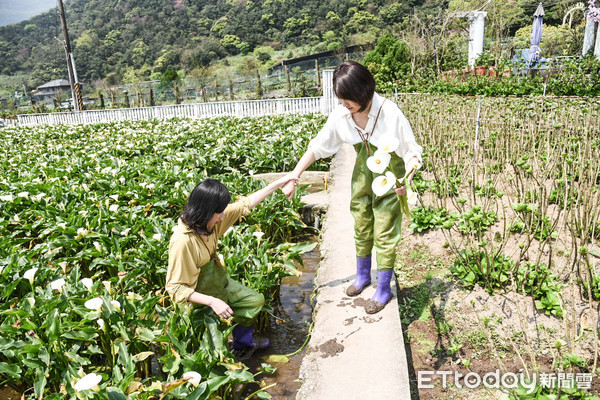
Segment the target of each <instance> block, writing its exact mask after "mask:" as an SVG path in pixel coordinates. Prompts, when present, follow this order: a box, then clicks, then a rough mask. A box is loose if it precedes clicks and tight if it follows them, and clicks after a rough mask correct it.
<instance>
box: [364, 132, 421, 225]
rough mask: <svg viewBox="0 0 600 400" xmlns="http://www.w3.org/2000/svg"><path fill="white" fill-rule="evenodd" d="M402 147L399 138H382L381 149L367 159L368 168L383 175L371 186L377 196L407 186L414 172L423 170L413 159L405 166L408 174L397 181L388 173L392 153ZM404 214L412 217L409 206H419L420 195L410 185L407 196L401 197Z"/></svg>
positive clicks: (392, 174) (407, 188) (390, 172)
mask: <svg viewBox="0 0 600 400" xmlns="http://www.w3.org/2000/svg"><path fill="white" fill-rule="evenodd" d="M399 145H400V141H399V140H398V138H396V137H393V136H385V137H383V138H381V141H380V144H379V148H378V149H377V151H376V152H375V154H373V155H372V156H371V157H369V158H367V168H369V170H371V171H372V172H374V173H376V174H381V175H379V176H378V177H376V178H375V179H373V183H372V184H371V189H372V190H373V193H375V195H376V196H383V195H384V194H386V193H387V192H388V191H389V190H390V189H392V188H394V187H401V186H404V185H406V177H407V176H408V175H409V174H410V173H411V172H413V170H416V169H419V168H421V164H420V163H419V161H417V160H416V159H414V158H413V159H411V160H410V161H409V162H408V163H407V165H406V166H405V170H406V173H405V174H404V176H403V177H402V178H400V179H397V178H396V176H395V175H394V173H393V172H392V171H389V170H388V171H386V169H387V168H388V166H389V165H390V161H391V159H392V156H391V154H390V153H391V152H393V151H395V150H396V149H397V148H398V146H399ZM399 200H400V203H401V209H402V213H403V214H405V215H406V216H407V217H410V216H411V214H410V210H409V208H408V204H410V205H412V206H414V205H416V204H417V200H418V195H417V192H415V191H413V190H412V188H411V187H410V185H408V186H407V187H406V196H399Z"/></svg>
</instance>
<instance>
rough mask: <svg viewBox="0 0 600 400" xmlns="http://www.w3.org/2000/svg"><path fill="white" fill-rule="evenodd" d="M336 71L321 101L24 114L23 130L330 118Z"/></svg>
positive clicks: (327, 74)
mask: <svg viewBox="0 0 600 400" xmlns="http://www.w3.org/2000/svg"><path fill="white" fill-rule="evenodd" d="M332 80H333V71H332V70H324V71H323V92H324V95H323V96H321V97H302V98H290V99H272V100H248V101H220V102H212V103H195V104H178V105H172V106H160V107H141V108H123V109H114V110H113V109H111V110H89V111H81V112H68V113H50V114H21V115H18V116H17V118H18V124H19V125H21V126H34V125H55V124H67V125H69V124H96V123H102V122H114V121H136V120H151V119H169V118H212V117H223V116H235V117H261V116H265V115H281V114H314V113H322V114H329V113H330V112H331V110H332V109H333V107H335V105H336V104H337V99H336V97H335V95H334V94H333V84H332Z"/></svg>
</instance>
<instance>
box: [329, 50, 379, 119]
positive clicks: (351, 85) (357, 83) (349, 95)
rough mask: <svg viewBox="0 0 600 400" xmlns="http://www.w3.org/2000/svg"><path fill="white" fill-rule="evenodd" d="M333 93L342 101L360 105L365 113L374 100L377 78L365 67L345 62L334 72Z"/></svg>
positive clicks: (354, 62)
mask: <svg viewBox="0 0 600 400" xmlns="http://www.w3.org/2000/svg"><path fill="white" fill-rule="evenodd" d="M333 91H334V92H335V95H336V96H337V97H338V98H340V99H344V100H350V101H353V102H355V103H358V104H360V106H361V108H360V110H359V111H363V110H365V109H366V108H367V106H368V105H369V103H371V100H372V99H373V94H374V93H375V78H373V75H372V74H371V72H369V70H368V69H367V67H365V66H364V65H362V64H360V63H357V62H356V61H344V62H343V63H341V64H340V65H338V66H337V67H335V70H334V71H333Z"/></svg>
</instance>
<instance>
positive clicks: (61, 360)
mask: <svg viewBox="0 0 600 400" xmlns="http://www.w3.org/2000/svg"><path fill="white" fill-rule="evenodd" d="M394 100H395V101H396V102H397V103H398V105H399V106H400V108H401V109H402V110H403V112H404V113H405V115H406V116H407V118H408V120H409V121H410V123H411V125H412V128H413V130H414V132H415V136H416V137H417V141H418V142H419V143H420V144H421V145H422V146H423V148H424V150H425V152H424V154H423V162H422V165H421V163H418V162H417V163H413V162H412V161H411V164H410V165H408V166H406V168H405V174H406V175H405V176H404V177H399V176H395V175H394V173H393V172H392V171H390V170H389V168H388V166H389V163H390V154H389V153H390V152H392V151H394V149H395V148H396V147H397V146H398V144H397V143H394V142H393V140H388V141H384V142H385V143H383V142H382V144H381V145H380V146H379V150H378V151H377V152H375V153H374V154H372V156H371V157H370V158H369V159H368V160H367V167H368V168H369V169H370V170H371V171H373V172H374V173H375V174H378V175H379V176H378V177H377V178H376V179H374V181H373V185H372V190H373V192H374V193H375V194H376V195H385V194H386V193H388V192H389V191H390V190H392V188H394V187H400V186H402V185H403V184H405V178H406V176H407V175H408V174H409V173H411V172H415V175H414V180H413V181H412V183H411V185H410V187H407V195H406V196H400V197H399V201H401V203H402V211H403V214H404V215H405V216H407V217H409V218H410V221H409V222H408V223H407V227H408V229H409V230H410V231H412V232H413V234H414V235H428V234H431V233H432V232H434V233H435V232H441V233H440V235H439V236H435V234H434V235H433V236H431V237H429V239H428V241H429V243H431V242H432V241H433V240H437V241H442V242H444V243H443V247H444V249H446V250H447V253H446V256H445V257H448V258H452V260H451V265H450V267H451V268H449V269H450V271H449V272H450V275H448V276H450V277H451V278H450V279H452V280H453V282H454V283H456V284H459V285H460V286H461V287H463V288H465V290H472V289H473V288H474V287H481V288H483V289H484V290H485V291H487V292H488V293H498V292H501V293H505V294H506V293H508V292H511V293H514V294H518V295H520V296H525V297H527V298H528V299H531V301H532V302H533V303H534V304H535V308H536V310H537V312H539V313H540V314H543V315H544V316H547V317H548V318H553V319H557V320H561V321H564V327H565V331H564V332H559V333H558V334H560V335H563V337H566V338H568V340H569V342H568V346H566V347H568V350H569V352H568V353H564V351H565V348H566V347H562V350H561V349H558V350H556V348H550V350H548V349H547V348H546V347H548V346H547V345H546V344H543V343H542V344H535V346H538V347H535V346H534V345H533V344H532V343H534V342H533V341H532V340H524V341H523V342H522V343H521V345H522V346H524V347H525V348H526V351H527V354H529V355H530V356H529V358H528V360H529V364H528V363H527V362H525V361H523V360H522V361H523V364H524V365H523V367H524V368H525V369H527V368H532V365H531V363H533V364H535V353H536V351H541V350H543V349H546V350H548V351H552V352H553V353H552V354H558V355H556V360H555V363H557V365H568V366H569V367H571V368H575V367H576V365H575V364H577V365H578V366H579V367H577V368H580V370H581V371H584V372H588V371H590V372H593V373H595V372H596V371H597V368H598V358H599V353H600V346H599V345H598V343H599V341H598V330H597V329H587V330H586V329H583V328H582V329H579V330H578V328H577V321H576V319H577V316H579V315H580V314H579V313H580V311H581V309H582V307H586V309H589V310H592V311H593V310H596V311H594V312H591V311H590V315H591V316H592V317H593V318H592V319H593V321H592V322H593V323H591V325H592V326H596V325H597V324H598V314H597V306H598V301H599V300H600V284H599V282H600V270H599V269H598V266H599V265H600V263H599V261H598V259H599V258H600V247H599V246H598V240H599V239H600V223H599V221H600V191H599V190H598V187H599V185H600V164H599V163H598V160H600V130H599V129H600V101H599V100H597V99H595V98H586V99H580V98H551V97H540V98H537V97H536V98H510V97H505V98H483V99H482V98H476V97H458V96H456V97H453V96H438V95H399V96H398V97H397V98H396V99H394ZM479 106H480V107H481V108H480V110H481V111H480V114H478V107H479ZM325 119H326V117H325V116H314V115H308V116H278V117H263V118H248V119H236V118H216V119H208V120H187V119H181V120H169V121H147V122H143V121H138V122H118V123H110V124H98V125H86V126H45V127H36V128H28V127H9V128H4V129H3V130H2V131H1V134H2V135H1V136H0V148H1V150H2V152H3V154H4V156H3V158H2V159H1V160H0V173H1V175H0V232H1V234H0V245H1V246H0V297H1V301H0V384H3V385H11V386H13V387H14V388H15V389H17V390H19V391H20V392H21V393H23V394H24V396H25V397H27V398H42V397H43V398H49V399H63V398H69V399H102V398H106V397H107V396H108V397H109V398H114V399H152V398H156V399H158V398H164V397H165V396H167V395H168V396H169V398H188V399H209V398H227V399H236V398H240V397H243V396H247V395H242V393H244V387H245V386H246V385H249V384H252V383H255V382H256V381H258V380H260V376H259V375H260V374H262V373H269V372H272V371H273V370H274V367H272V366H271V365H269V364H267V363H263V364H262V368H261V369H260V370H259V371H258V373H254V372H251V371H250V370H249V368H248V367H247V366H245V365H244V364H242V363H239V362H236V361H235V359H234V357H233V355H232V354H231V353H230V351H229V346H228V344H227V338H228V336H229V334H230V333H231V330H232V329H233V326H232V325H231V323H230V321H225V320H220V319H219V318H217V317H216V315H215V314H214V313H212V311H211V310H210V309H207V308H193V307H189V306H178V305H174V304H171V302H170V300H169V298H168V295H167V294H166V293H165V291H164V284H165V274H166V265H167V251H168V243H169V238H170V236H171V229H172V227H173V226H174V225H175V223H176V220H177V217H178V215H179V213H180V212H181V211H182V209H183V206H184V204H185V201H186V198H187V196H188V194H189V193H190V191H191V190H192V189H193V187H194V186H195V185H196V184H197V183H198V182H199V181H200V180H202V179H204V178H205V177H208V176H211V177H214V178H217V179H219V180H221V181H222V182H224V183H225V184H226V186H227V187H228V188H229V189H230V191H231V192H232V197H233V198H236V197H239V196H242V195H244V194H248V193H251V192H253V191H255V190H257V189H258V188H260V187H262V186H263V185H264V182H261V181H258V180H255V179H250V176H251V175H253V174H255V173H263V172H283V171H289V170H291V169H293V168H294V166H295V164H296V161H297V160H298V159H299V158H300V156H301V155H302V154H303V152H304V149H305V148H306V146H307V143H308V141H309V140H310V139H311V138H312V137H314V136H315V135H316V134H317V132H318V131H319V129H320V128H321V126H323V124H324V123H325ZM415 161H416V160H415ZM313 168H314V169H320V170H328V168H329V165H328V160H320V161H318V162H317V163H315V164H313ZM300 194H302V189H301V190H300ZM299 198H300V197H299V196H295V197H294V199H293V200H292V201H291V202H290V201H289V200H288V199H287V198H286V197H285V196H284V195H283V194H281V193H279V194H277V195H274V196H271V197H270V198H269V199H267V200H266V202H265V203H263V204H261V205H259V206H258V207H257V208H256V209H255V210H254V211H253V212H252V213H251V214H250V215H249V216H248V217H246V218H245V219H244V221H243V222H242V223H241V224H238V225H235V226H234V227H233V228H231V229H230V231H229V232H228V233H226V234H225V235H224V236H223V237H222V239H221V241H220V247H219V250H218V252H219V258H220V259H221V262H222V263H223V265H225V266H226V268H227V269H228V272H229V274H230V276H232V277H235V278H236V279H239V280H241V281H243V282H244V283H245V284H247V285H248V286H250V287H252V288H254V289H256V290H258V291H259V292H261V293H262V294H264V295H265V298H266V300H267V301H266V306H265V310H264V312H263V313H262V314H261V316H260V317H259V321H258V325H259V327H261V326H262V327H264V326H266V325H267V324H266V321H268V318H269V315H268V312H269V311H270V308H269V305H268V304H269V303H270V302H271V301H272V300H274V299H276V298H277V296H278V288H279V284H280V282H281V279H282V278H283V277H285V276H291V275H293V274H298V273H299V272H298V269H297V266H298V261H300V254H301V253H303V252H305V251H309V250H311V249H312V248H313V247H314V246H315V244H314V243H303V242H300V243H298V242H299V241H300V239H299V234H300V233H301V232H302V231H303V230H304V229H306V226H305V225H304V223H303V222H302V220H301V218H300V216H299V214H298V210H299V208H300V206H301V203H300V200H299ZM440 247H441V246H440ZM448 254H451V256H450V255H448ZM398 259H399V260H400V262H402V259H401V257H398ZM446 272H448V271H446ZM427 293H428V295H430V291H429V290H428V291H427ZM405 306H406V305H402V304H401V305H400V307H401V309H400V312H401V316H402V318H403V322H405V323H407V322H406V321H408V323H410V318H409V316H407V315H404V314H403V309H404V308H406V307H405ZM488 323H489V320H488ZM440 326H441V325H440ZM448 332H450V333H452V331H451V328H448V327H447V331H446V332H445V333H446V334H447V333H448ZM523 335H525V336H526V335H527V333H526V332H525V333H523ZM451 340H454V342H452V343H450V345H451V346H450V347H449V348H455V349H460V346H461V343H459V342H458V339H455V338H453V339H451ZM494 340H496V339H494ZM511 340H512V339H511ZM515 340H516V339H515ZM557 340H558V339H557ZM548 341H549V342H550V339H548ZM557 343H558V342H557ZM561 343H562V342H561ZM586 343H587V344H586ZM589 343H595V344H594V345H589ZM513 345H514V343H513V342H510V343H508V344H506V346H507V347H510V346H513ZM590 346H591V347H590ZM555 347H556V346H555ZM511 348H512V347H511ZM514 348H517V347H514ZM590 349H591V350H590ZM561 351H563V352H562V353H561ZM453 354H454V353H453ZM519 354H520V353H519ZM567 356H568V357H570V358H568V357H567ZM565 357H567V358H565ZM575 357H579V358H577V360H579V359H582V360H584V362H583V363H579V362H577V363H573V362H571V363H570V364H569V362H570V361H569V360H573V359H576V358H575ZM565 360H566V361H565ZM468 362H470V361H469V360H466V362H465V363H464V365H465V366H467V365H470V364H467V363H468ZM565 363H566V364H565ZM582 365H583V367H582ZM467 368H468V366H467ZM540 390H541V389H540ZM544 390H545V389H544ZM539 393H540V396H542V391H539ZM543 393H544V395H545V394H551V393H548V392H543ZM251 396H254V397H256V398H269V394H268V393H266V392H265V391H264V390H262V389H259V390H258V391H257V392H255V393H252V394H251V395H250V396H248V397H251ZM512 398H515V399H517V398H532V399H533V398H538V397H519V396H518V395H516V394H514V395H513V397H512ZM539 398H545V397H539ZM577 398H586V397H581V396H580V397H577Z"/></svg>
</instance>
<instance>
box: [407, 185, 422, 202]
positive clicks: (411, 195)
mask: <svg viewBox="0 0 600 400" xmlns="http://www.w3.org/2000/svg"><path fill="white" fill-rule="evenodd" d="M406 197H407V199H406V200H407V202H408V204H410V205H411V206H416V205H417V201H418V200H419V195H418V193H417V192H413V191H412V190H410V188H407V189H406Z"/></svg>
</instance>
